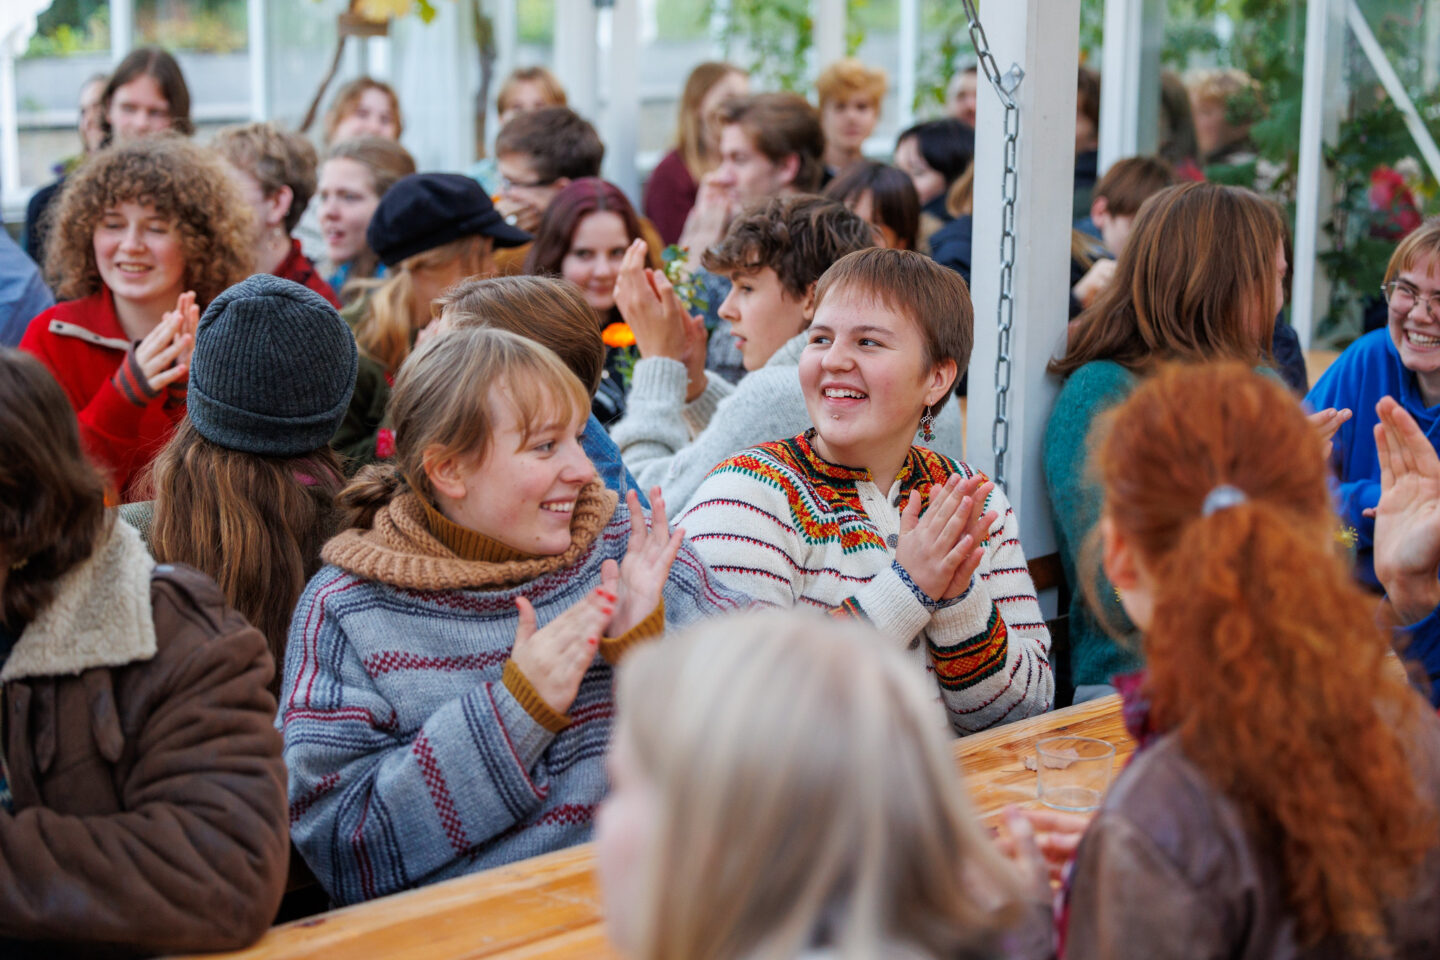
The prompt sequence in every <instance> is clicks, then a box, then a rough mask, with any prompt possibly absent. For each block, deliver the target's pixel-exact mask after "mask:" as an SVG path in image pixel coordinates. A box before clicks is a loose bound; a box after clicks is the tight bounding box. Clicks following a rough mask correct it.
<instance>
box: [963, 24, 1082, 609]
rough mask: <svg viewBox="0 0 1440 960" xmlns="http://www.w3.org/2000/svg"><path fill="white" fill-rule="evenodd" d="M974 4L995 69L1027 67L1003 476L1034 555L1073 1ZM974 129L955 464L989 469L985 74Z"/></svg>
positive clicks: (1001, 139) (1067, 139)
mask: <svg viewBox="0 0 1440 960" xmlns="http://www.w3.org/2000/svg"><path fill="white" fill-rule="evenodd" d="M983 9H984V11H985V12H983V13H982V15H981V20H982V21H983V23H984V25H985V32H986V35H987V36H988V37H989V40H990V49H991V52H992V53H993V54H994V56H995V61H996V63H997V64H998V65H999V68H1000V72H1001V73H1002V74H1004V73H1005V72H1006V71H1008V70H1009V69H1010V67H1011V65H1012V64H1019V66H1020V68H1021V69H1023V70H1024V71H1025V77H1024V80H1023V81H1022V82H1021V83H1020V86H1019V89H1018V90H1017V91H1016V94H1015V96H1016V99H1017V101H1018V102H1019V105H1020V139H1019V151H1018V156H1017V158H1016V160H1017V165H1018V173H1019V178H1018V179H1019V200H1018V202H1017V204H1016V206H1015V233H1016V235H1017V238H1016V245H1015V273H1014V290H1015V297H1016V306H1015V319H1014V325H1013V328H1012V331H1011V334H1010V356H1011V358H1012V360H1011V372H1010V389H1009V392H1008V411H1009V422H1010V436H1009V452H1008V453H1007V454H1006V457H1005V475H1006V480H1007V488H1008V489H1007V493H1008V495H1009V498H1010V502H1011V503H1012V504H1013V505H1014V507H1015V512H1016V514H1017V515H1018V517H1019V519H1020V536H1021V540H1022V542H1023V543H1024V545H1025V553H1026V555H1027V556H1029V557H1031V558H1035V557H1041V556H1046V555H1048V554H1051V553H1054V552H1055V535H1054V531H1053V530H1052V529H1051V524H1050V507H1049V502H1048V500H1047V497H1046V492H1045V482H1044V476H1043V471H1042V470H1041V464H1040V445H1041V440H1042V438H1043V437H1044V434H1045V423H1046V421H1047V420H1048V419H1049V417H1050V407H1051V406H1052V404H1053V403H1054V399H1055V394H1056V393H1057V392H1058V384H1057V383H1056V382H1055V381H1054V380H1053V379H1052V378H1050V377H1049V376H1048V375H1047V374H1046V373H1045V365H1046V363H1047V362H1049V360H1050V358H1051V357H1052V356H1054V355H1055V354H1057V353H1059V352H1060V350H1061V348H1062V347H1063V345H1064V339H1065V325H1066V322H1067V318H1068V307H1069V267H1068V265H1069V263H1070V219H1071V216H1070V213H1071V207H1072V193H1073V183H1074V169H1075V137H1074V129H1075V71H1076V69H1077V68H1078V65H1079V64H1078V57H1079V52H1078V51H1079V44H1078V42H1077V41H1078V38H1079V32H1080V0H1012V2H1011V3H1008V4H998V3H996V4H987V5H986V6H985V7H984V8H983ZM976 125H977V129H976V133H975V142H976V143H977V144H979V145H980V146H979V147H978V149H977V151H976V155H975V232H974V251H975V254H974V263H973V265H972V270H971V277H972V278H973V285H972V288H971V295H972V297H973V299H974V302H975V349H974V352H973V354H972V356H971V359H970V389H969V392H970V397H969V406H968V411H967V418H966V419H967V422H966V437H967V440H966V452H965V459H966V460H967V461H968V462H969V463H971V464H973V465H974V466H975V467H977V468H978V469H980V470H983V471H984V472H985V473H987V474H990V475H993V474H994V471H995V456H994V453H993V451H992V448H991V430H992V427H993V425H994V420H995V382H996V370H995V360H996V356H997V352H998V330H997V325H996V315H997V309H998V307H999V301H1000V236H1001V209H1000V203H1001V181H1002V178H1003V175H1004V168H1005V167H1004V143H1005V134H1004V109H1003V108H1002V106H1001V104H1000V101H999V99H998V97H997V96H996V93H995V91H994V90H993V89H992V88H991V87H990V85H989V83H988V82H986V80H985V77H984V74H983V73H982V74H981V76H980V87H979V110H978V116H977V118H976ZM1052 602H1053V601H1052Z"/></svg>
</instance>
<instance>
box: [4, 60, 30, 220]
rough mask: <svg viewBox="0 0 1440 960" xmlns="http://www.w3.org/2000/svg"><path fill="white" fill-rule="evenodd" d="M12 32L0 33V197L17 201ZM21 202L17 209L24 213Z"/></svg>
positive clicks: (12, 203)
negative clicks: (0, 35) (1, 35)
mask: <svg viewBox="0 0 1440 960" xmlns="http://www.w3.org/2000/svg"><path fill="white" fill-rule="evenodd" d="M14 41H15V34H11V35H10V36H7V37H0V198H3V199H4V201H5V203H6V204H7V205H9V206H11V207H15V206H17V204H18V201H20V200H21V199H23V198H21V196H20V129H19V127H20V118H19V116H18V115H17V112H16V107H15V52H16V51H15V50H14V47H15V46H16V44H15V42H14ZM24 209H25V208H24V206H23V205H20V206H19V210H20V211H21V213H22V214H23V213H24Z"/></svg>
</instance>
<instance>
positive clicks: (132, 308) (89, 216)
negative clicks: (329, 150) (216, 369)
mask: <svg viewBox="0 0 1440 960" xmlns="http://www.w3.org/2000/svg"><path fill="white" fill-rule="evenodd" d="M249 243H250V222H249V219H248V211H247V209H246V207H245V205H244V204H243V203H242V202H241V200H240V197H239V195H238V194H237V192H236V191H235V189H234V187H233V186H232V185H231V183H230V181H229V179H228V178H227V176H226V174H225V172H224V170H223V168H222V167H221V165H220V163H219V161H218V160H217V159H216V158H215V157H213V156H212V155H210V154H209V153H207V152H205V151H202V150H200V149H199V148H198V147H195V146H193V145H192V144H190V143H189V142H188V141H185V140H182V139H180V138H178V137H175V136H157V137H150V138H147V139H143V140H135V141H130V142H126V143H122V144H119V145H117V146H115V147H112V148H111V149H109V150H107V151H104V152H102V153H100V154H98V155H97V156H96V157H95V158H94V159H92V160H91V161H89V162H88V163H86V164H85V166H84V167H83V168H82V169H81V170H80V171H79V172H78V173H76V174H75V176H74V177H73V178H71V180H70V181H69V182H68V183H67V186H66V189H65V191H64V193H63V195H62V196H61V199H60V201H59V209H58V215H57V216H56V218H55V226H54V232H53V234H52V236H51V238H50V243H49V245H48V257H47V259H46V268H47V272H48V273H49V274H50V276H51V277H52V278H55V280H56V286H55V293H56V295H57V296H58V297H60V298H61V299H62V300H66V301H69V302H65V303H60V304H58V305H56V306H55V307H53V308H51V309H50V310H48V311H46V312H45V313H42V314H41V315H40V316H38V317H36V318H35V319H34V320H33V321H31V323H30V327H29V328H28V329H27V330H26V332H25V336H24V338H23V339H22V340H21V342H20V348H21V349H22V350H28V351H29V352H30V353H33V354H35V355H36V356H37V357H39V358H40V359H41V360H42V361H43V362H44V363H45V365H46V366H47V367H48V368H49V369H50V371H51V373H52V374H54V376H55V378H56V379H57V380H59V381H60V385H61V386H63V387H64V388H65V392H66V394H67V395H68V396H69V398H70V403H71V405H72V406H73V407H74V408H75V410H76V412H77V413H78V414H79V417H80V431H81V437H82V439H83V440H84V442H85V445H86V447H87V449H88V450H89V452H90V453H91V455H92V456H94V457H95V458H96V460H97V461H98V462H99V463H100V464H102V465H103V466H104V467H106V468H107V469H108V470H109V472H110V480H111V481H112V483H113V492H115V493H118V495H119V498H120V499H122V500H129V499H135V497H134V496H132V494H133V493H135V492H136V491H135V490H134V487H135V486H136V484H135V482H134V481H135V480H136V478H137V476H138V474H139V473H140V471H141V469H142V468H143V467H144V466H145V465H146V464H148V463H149V462H150V460H151V458H153V457H154V455H155V453H156V452H157V451H158V450H159V448H160V447H161V446H162V445H163V444H164V442H165V440H166V439H167V438H168V437H169V435H170V432H171V430H172V429H173V428H174V425H175V424H176V423H177V422H178V421H179V420H180V419H181V418H182V417H183V416H184V415H185V388H186V376H187V374H188V373H189V359H190V353H191V351H192V349H193V348H194V334H195V326H196V324H197V323H198V322H199V318H200V311H201V310H202V309H203V308H204V307H205V305H206V304H208V303H209V302H210V301H211V300H213V299H214V298H215V297H216V296H218V295H219V294H220V292H221V291H222V290H224V289H225V288H226V287H228V286H230V285H231V284H232V283H235V282H237V281H239V280H241V279H243V278H244V277H245V276H246V274H248V273H249V272H250V271H249Z"/></svg>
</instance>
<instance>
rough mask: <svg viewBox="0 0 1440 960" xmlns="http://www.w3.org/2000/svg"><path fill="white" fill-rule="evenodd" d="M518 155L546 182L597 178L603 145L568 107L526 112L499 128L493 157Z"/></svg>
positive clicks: (592, 131) (593, 130) (603, 157)
mask: <svg viewBox="0 0 1440 960" xmlns="http://www.w3.org/2000/svg"><path fill="white" fill-rule="evenodd" d="M507 153H510V154H518V155H520V156H523V157H526V158H527V159H529V161H530V166H531V167H532V168H533V169H534V170H535V175H536V176H537V177H539V178H540V179H541V180H542V181H545V182H546V183H554V182H555V181H556V180H559V179H560V178H561V177H566V178H567V179H570V180H579V179H580V178H581V177H598V176H600V163H601V161H603V160H604V159H605V144H604V143H603V142H601V140H600V134H598V133H596V132H595V128H594V127H592V126H591V125H590V123H589V121H587V120H586V119H585V118H584V117H582V116H580V114H578V113H576V112H575V111H574V110H571V109H570V108H569V107H546V108H545V109H544V110H527V111H525V112H524V113H522V114H520V115H518V116H516V117H514V118H512V119H511V120H510V122H509V123H507V124H505V126H503V127H501V128H500V133H499V135H498V136H496V137H495V156H497V157H502V156H504V155H505V154H507Z"/></svg>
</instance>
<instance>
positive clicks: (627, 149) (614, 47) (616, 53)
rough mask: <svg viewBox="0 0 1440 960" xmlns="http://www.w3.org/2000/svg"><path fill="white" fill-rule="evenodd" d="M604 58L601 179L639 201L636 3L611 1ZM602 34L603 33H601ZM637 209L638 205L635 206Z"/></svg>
mask: <svg viewBox="0 0 1440 960" xmlns="http://www.w3.org/2000/svg"><path fill="white" fill-rule="evenodd" d="M606 12H607V14H608V18H609V21H610V24H609V26H610V29H609V31H608V33H609V41H610V42H609V51H608V56H607V58H606V61H605V62H606V74H607V77H606V79H607V80H608V81H609V82H608V83H607V85H606V87H607V89H606V93H605V109H604V112H603V114H602V118H601V123H600V136H601V138H602V139H603V140H604V141H605V177H606V179H607V180H609V181H610V182H612V183H614V184H615V185H616V186H617V187H619V188H620V189H621V190H624V191H625V193H626V195H628V196H629V197H630V198H631V199H632V200H635V201H638V200H639V199H640V171H639V170H638V169H637V168H636V164H635V153H636V147H637V144H638V142H639V129H638V128H639V123H638V121H639V116H640V9H639V3H638V2H637V0H614V2H613V6H611V7H610V8H609V10H608V11H606ZM602 32H605V31H602ZM636 206H637V207H638V206H639V204H638V202H637V203H636Z"/></svg>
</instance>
